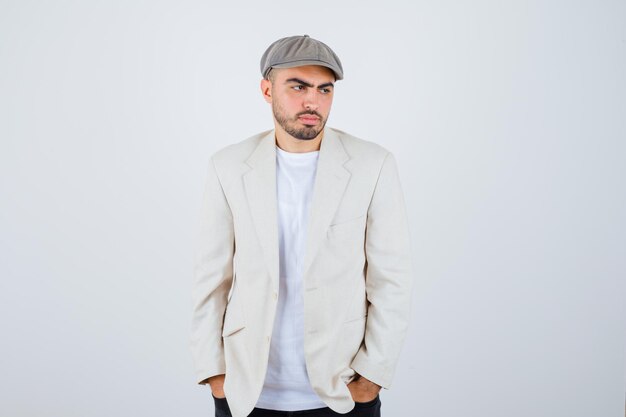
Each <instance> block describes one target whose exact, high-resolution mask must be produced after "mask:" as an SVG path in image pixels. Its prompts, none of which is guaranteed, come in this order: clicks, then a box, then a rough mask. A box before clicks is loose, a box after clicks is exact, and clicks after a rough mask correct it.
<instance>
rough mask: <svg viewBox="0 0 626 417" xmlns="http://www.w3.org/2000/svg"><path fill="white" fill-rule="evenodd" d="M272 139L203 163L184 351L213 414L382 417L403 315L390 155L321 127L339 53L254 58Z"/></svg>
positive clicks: (406, 278) (406, 253)
mask: <svg viewBox="0 0 626 417" xmlns="http://www.w3.org/2000/svg"><path fill="white" fill-rule="evenodd" d="M261 73H262V75H263V79H262V81H261V92H262V94H263V97H264V99H265V100H266V101H267V102H268V103H269V104H271V106H272V112H273V116H274V129H272V130H269V131H266V132H263V133H260V134H258V135H255V136H252V137H250V138H248V139H246V140H243V141H241V142H239V143H235V144H232V145H229V146H227V147H225V148H223V149H221V150H219V151H218V152H216V153H215V154H214V155H213V156H212V157H211V158H210V162H209V167H208V174H207V181H206V186H205V190H204V198H203V206H202V215H201V220H200V231H199V238H198V252H197V258H196V268H195V284H194V290H193V291H194V310H193V320H192V337H191V348H192V352H193V356H194V361H195V366H196V373H197V381H198V383H200V384H210V386H211V390H212V394H213V398H214V401H215V409H216V416H218V417H222V416H231V415H232V416H233V417H245V416H248V415H250V416H291V415H294V412H297V413H295V414H298V415H300V414H302V415H309V416H312V417H316V416H338V415H350V416H357V415H358V416H380V406H381V403H380V397H379V391H380V389H381V387H384V388H389V386H390V384H391V380H392V376H393V373H394V369H395V366H396V362H397V359H398V356H399V353H400V349H401V345H402V343H403V341H404V338H405V334H406V330H407V325H408V316H409V307H410V293H411V286H412V284H411V281H412V279H411V274H412V272H411V271H412V262H411V258H410V238H409V231H408V224H407V216H406V210H405V205H404V199H403V194H402V190H401V186H400V181H399V176H398V171H397V167H396V162H395V158H394V157H393V155H392V154H391V153H389V152H388V151H387V150H386V149H385V148H383V147H382V146H380V145H377V144H375V143H373V142H369V141H365V140H362V139H358V138H355V137H353V136H351V135H349V134H347V133H345V132H342V131H340V130H336V129H333V128H330V127H326V121H327V119H328V116H329V113H330V108H331V104H332V101H333V92H334V88H335V82H336V81H338V80H341V79H342V78H343V68H342V66H341V62H340V61H339V58H338V57H337V55H336V54H335V53H334V52H333V51H332V50H331V49H330V48H329V47H328V46H327V45H325V44H324V43H322V42H320V41H317V40H315V39H313V38H311V37H309V36H308V35H304V36H291V37H287V38H282V39H279V40H277V41H276V42H274V43H273V44H272V45H270V47H269V48H268V49H267V51H266V52H265V53H264V54H263V57H262V59H261Z"/></svg>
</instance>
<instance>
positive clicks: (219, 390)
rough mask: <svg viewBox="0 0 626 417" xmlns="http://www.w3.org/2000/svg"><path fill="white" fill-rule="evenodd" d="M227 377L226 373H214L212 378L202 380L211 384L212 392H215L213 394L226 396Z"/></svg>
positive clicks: (219, 396)
mask: <svg viewBox="0 0 626 417" xmlns="http://www.w3.org/2000/svg"><path fill="white" fill-rule="evenodd" d="M225 377H226V375H224V374H221V375H214V376H212V377H210V378H207V379H205V380H204V381H202V383H203V384H205V385H206V384H207V383H208V384H209V385H211V392H212V393H213V396H214V397H215V398H226V395H225V394H224V378H225Z"/></svg>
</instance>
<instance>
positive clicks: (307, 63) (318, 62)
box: [268, 60, 343, 80]
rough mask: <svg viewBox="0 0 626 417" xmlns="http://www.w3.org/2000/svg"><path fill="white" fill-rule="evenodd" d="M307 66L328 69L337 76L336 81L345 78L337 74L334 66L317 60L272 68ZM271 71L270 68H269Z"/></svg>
mask: <svg viewBox="0 0 626 417" xmlns="http://www.w3.org/2000/svg"><path fill="white" fill-rule="evenodd" d="M305 65H318V66H320V67H326V68H328V69H329V70H331V71H332V72H333V73H334V74H335V79H336V80H342V79H343V76H342V75H341V73H340V72H337V69H336V68H333V67H332V66H330V65H328V64H326V63H324V62H320V61H315V60H302V61H295V62H286V63H284V64H276V65H272V66H271V67H270V68H295V67H303V66H305ZM268 71H269V68H268Z"/></svg>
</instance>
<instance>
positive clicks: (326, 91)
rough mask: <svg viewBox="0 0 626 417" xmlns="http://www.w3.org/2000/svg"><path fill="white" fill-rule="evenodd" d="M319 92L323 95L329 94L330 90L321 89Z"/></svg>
mask: <svg viewBox="0 0 626 417" xmlns="http://www.w3.org/2000/svg"><path fill="white" fill-rule="evenodd" d="M320 91H321V92H322V93H324V94H328V93H330V91H331V90H330V88H322V89H321V90H320Z"/></svg>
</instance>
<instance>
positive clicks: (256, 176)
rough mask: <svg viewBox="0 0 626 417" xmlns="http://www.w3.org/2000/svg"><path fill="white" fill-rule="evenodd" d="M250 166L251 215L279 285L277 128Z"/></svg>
mask: <svg viewBox="0 0 626 417" xmlns="http://www.w3.org/2000/svg"><path fill="white" fill-rule="evenodd" d="M246 163H247V164H248V165H249V166H250V167H252V169H251V170H250V171H248V172H246V173H245V174H244V176H243V182H244V187H245V189H246V196H247V198H248V206H249V207H250V214H251V215H252V220H253V222H254V227H255V229H256V233H257V236H258V238H259V242H260V244H261V248H262V250H263V257H264V258H265V263H266V264H267V269H268V271H269V273H270V277H271V278H272V280H275V282H278V277H279V275H278V272H279V271H278V268H279V266H278V209H277V205H278V203H277V202H276V139H275V137H274V130H273V129H272V130H271V131H270V132H269V133H268V134H267V135H265V136H263V138H262V139H261V141H260V143H259V144H258V146H257V147H256V148H255V150H254V152H252V154H251V155H250V157H249V158H248V159H247V160H246Z"/></svg>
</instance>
